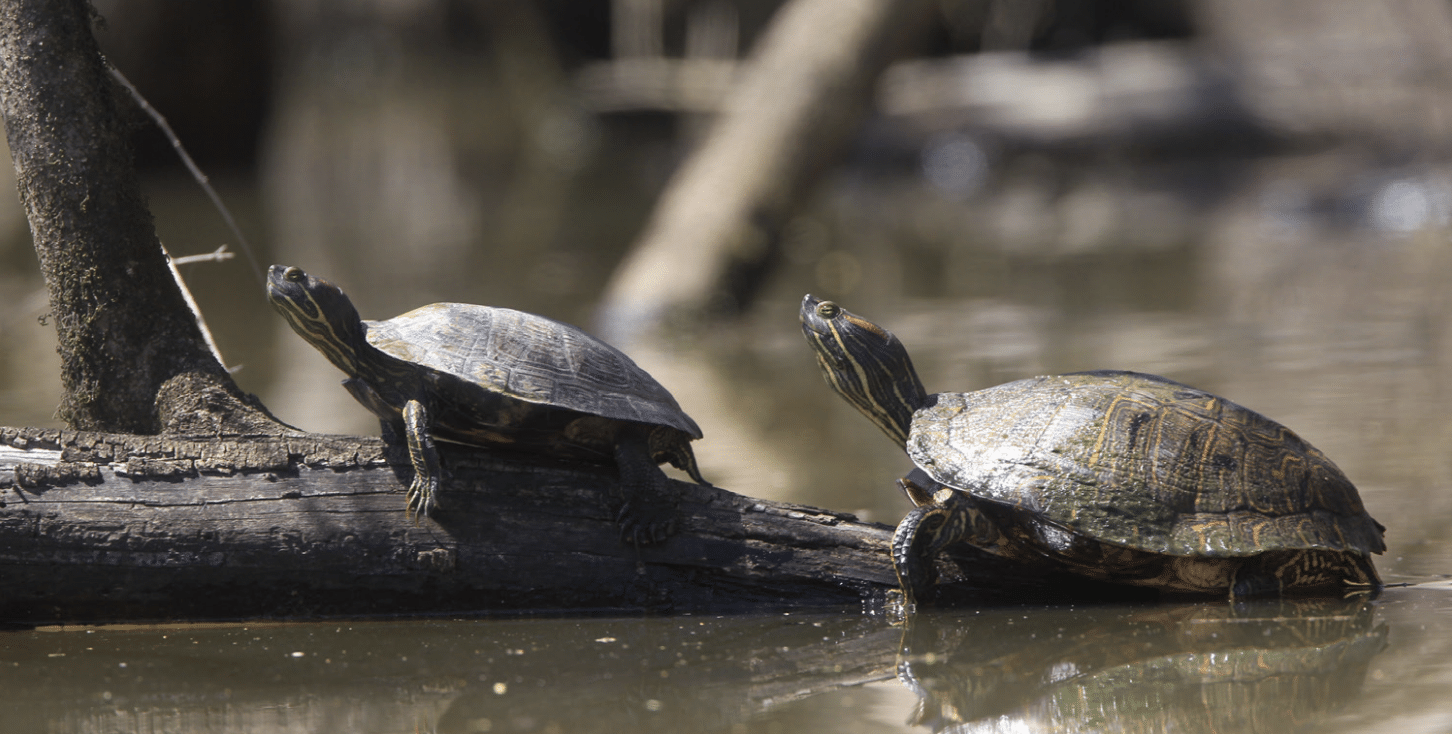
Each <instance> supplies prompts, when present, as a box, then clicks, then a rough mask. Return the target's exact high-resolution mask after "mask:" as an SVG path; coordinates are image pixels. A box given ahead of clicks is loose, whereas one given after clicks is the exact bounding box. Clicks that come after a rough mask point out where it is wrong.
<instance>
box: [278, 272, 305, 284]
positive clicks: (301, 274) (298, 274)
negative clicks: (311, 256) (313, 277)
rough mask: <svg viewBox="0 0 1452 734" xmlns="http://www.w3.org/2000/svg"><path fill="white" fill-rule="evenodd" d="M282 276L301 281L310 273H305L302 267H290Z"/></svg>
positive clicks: (293, 280) (297, 281)
mask: <svg viewBox="0 0 1452 734" xmlns="http://www.w3.org/2000/svg"><path fill="white" fill-rule="evenodd" d="M282 277H283V279H285V280H288V281H291V282H293V283H301V282H303V281H304V280H306V279H307V277H308V274H307V273H304V272H303V271H302V268H288V269H287V270H284V271H283V273H282Z"/></svg>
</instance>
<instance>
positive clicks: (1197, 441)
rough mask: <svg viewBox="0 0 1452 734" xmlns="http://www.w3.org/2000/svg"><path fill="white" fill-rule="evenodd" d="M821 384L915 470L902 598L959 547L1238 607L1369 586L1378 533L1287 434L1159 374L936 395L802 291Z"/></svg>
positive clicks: (1315, 455) (1331, 473) (862, 328)
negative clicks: (1223, 598)
mask: <svg viewBox="0 0 1452 734" xmlns="http://www.w3.org/2000/svg"><path fill="white" fill-rule="evenodd" d="M801 322H802V330H803V332H804V334H805V335H806V338H807V342H808V343H809V344H810V345H811V346H812V349H813V351H815V352H816V355H817V361H818V364H819V365H820V366H821V368H822V372H823V375H824V376H825V377H826V379H827V383H828V384H829V385H831V386H832V387H833V388H834V389H835V390H836V391H837V392H838V394H840V395H841V396H842V397H843V398H845V399H846V400H847V402H849V403H851V404H852V405H853V406H854V407H856V408H857V409H858V410H860V411H861V412H862V413H863V414H865V415H866V416H867V417H868V418H870V419H871V420H872V421H873V422H874V423H876V424H877V426H878V427H879V428H881V429H882V430H883V432H885V433H886V434H887V435H888V436H889V437H891V438H892V440H893V441H894V442H896V443H897V444H898V445H900V446H903V447H904V448H905V449H906V450H907V453H908V455H909V457H911V458H912V460H913V463H915V464H917V466H918V471H915V472H913V473H912V474H910V475H909V476H908V477H907V478H905V479H904V480H902V481H901V482H900V485H901V486H902V488H903V490H904V491H905V492H906V493H907V495H908V497H909V498H910V499H911V500H912V501H913V502H914V503H915V504H916V505H917V508H916V509H914V510H913V511H912V512H911V513H909V514H908V516H907V517H906V518H904V519H903V521H902V523H901V524H899V525H898V528H897V532H896V533H895V534H894V536H893V543H892V553H893V563H894V566H895V567H896V569H897V574H898V579H899V582H900V583H901V585H902V588H903V594H904V596H905V597H906V601H907V602H908V603H909V604H911V603H913V602H915V601H919V600H923V601H926V600H929V598H930V597H931V590H932V588H933V583H934V581H935V578H936V568H935V557H936V556H937V554H938V551H940V550H942V549H943V548H944V547H946V546H948V545H950V544H952V543H958V542H967V543H969V544H972V545H973V546H976V547H978V548H981V549H983V550H986V551H988V552H990V553H994V554H997V555H1001V556H1004V557H1007V558H1011V559H1014V560H1018V561H1024V562H1027V563H1030V564H1035V565H1048V566H1050V567H1053V568H1057V569H1064V570H1068V571H1071V572H1073V573H1077V574H1081V575H1084V576H1087V577H1090V578H1094V579H1098V580H1102V581H1110V582H1116V583H1127V584H1135V585H1140V586H1149V587H1154V588H1158V589H1163V590H1167V591H1173V592H1184V593H1199V594H1206V593H1208V594H1217V595H1226V594H1228V595H1229V596H1231V597H1252V596H1273V595H1281V594H1336V593H1342V592H1344V591H1346V590H1347V589H1348V588H1351V589H1366V590H1372V589H1376V588H1378V587H1379V586H1380V583H1381V582H1380V579H1379V578H1378V577H1377V573H1376V569H1375V568H1374V567H1373V566H1372V563H1371V558H1370V554H1371V553H1380V552H1382V551H1383V550H1385V548H1386V545H1385V543H1384V542H1383V540H1382V532H1383V530H1384V528H1382V526H1381V525H1380V524H1379V523H1377V522H1376V521H1375V520H1373V519H1372V518H1371V517H1370V516H1369V515H1368V514H1367V513H1366V510H1365V508H1363V507H1362V504H1361V498H1360V497H1359V496H1358V495H1357V492H1356V488H1355V487H1354V486H1353V485H1352V484H1351V482H1350V481H1349V480H1348V479H1347V478H1346V475H1344V474H1342V473H1341V470H1340V469H1338V468H1336V465H1335V464H1333V463H1331V461H1330V460H1329V459H1327V458H1326V457H1325V456H1324V455H1323V454H1322V453H1321V452H1320V451H1317V450H1316V449H1315V448H1314V447H1312V446H1311V445H1310V444H1308V443H1306V442H1305V441H1303V440H1302V439H1301V438H1300V437H1299V436H1297V435H1296V434H1295V433H1293V432H1292V431H1291V430H1290V429H1288V428H1286V427H1285V426H1282V425H1280V424H1279V423H1276V422H1274V421H1272V420H1270V419H1268V418H1265V417H1264V416H1262V415H1260V414H1258V413H1255V412H1253V411H1250V410H1247V409H1246V408H1242V407H1241V406H1239V405H1236V404H1235V403H1232V402H1230V401H1228V400H1225V399H1223V398H1219V397H1216V396H1214V395H1211V394H1209V393H1206V392H1202V391H1200V390H1196V389H1194V388H1191V387H1187V386H1185V385H1181V384H1180V383H1177V382H1174V381H1171V380H1167V379H1165V378H1163V377H1156V376H1154V375H1144V374H1137V373H1134V372H1082V373H1077V374H1071V375H1061V376H1055V377H1036V378H1032V379H1028V380H1019V381H1017V382H1011V383H1008V384H1005V385H1000V386H998V387H993V388H989V389H987V390H980V391H978V392H972V393H938V394H936V395H929V394H928V393H927V392H926V391H925V390H924V389H923V386H922V382H921V381H919V379H918V376H917V373H916V371H915V370H914V369H913V365H912V361H911V360H910V359H909V358H908V354H907V350H906V348H904V347H903V345H902V343H901V342H899V341H898V340H897V338H896V337H894V336H893V335H892V334H891V333H890V332H888V331H887V330H885V329H883V328H882V327H880V326H878V325H876V324H874V323H872V322H870V321H867V320H866V319H863V318H862V317H860V316H857V315H855V314H852V313H850V312H848V311H847V310H845V309H843V308H842V307H840V306H838V305H837V304H835V303H832V302H831V301H822V300H819V299H816V298H813V297H812V296H807V297H806V298H805V299H804V300H803V302H802V308H801Z"/></svg>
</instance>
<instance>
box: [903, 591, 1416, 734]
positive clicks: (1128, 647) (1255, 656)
mask: <svg viewBox="0 0 1452 734" xmlns="http://www.w3.org/2000/svg"><path fill="white" fill-rule="evenodd" d="M1375 615H1376V611H1375V604H1374V603H1373V602H1371V601H1370V600H1368V599H1366V598H1365V597H1364V596H1361V597H1358V598H1353V599H1328V598H1318V599H1269V600H1252V601H1246V602H1239V603H1235V604H1186V605H1174V606H1164V607H1154V608H1149V609H1147V610H1143V611H1141V610H1126V609H1124V608H1114V607H1099V608H1093V607H1091V608H1087V609H1085V608H1079V609H1066V608H1061V609H1047V610H1044V611H1042V612H1038V613H1035V614H1032V615H1028V616H1027V617H1026V616H1025V615H1024V614H1023V612H1022V610H1019V611H1014V612H1011V613H1010V612H1006V611H1004V612H992V611H988V612H982V611H980V612H979V613H975V614H974V615H973V616H972V617H968V618H962V617H957V616H956V615H942V614H934V615H918V616H915V617H912V618H910V619H909V620H908V621H907V622H906V623H905V627H904V629H903V642H902V648H901V652H900V653H899V656H898V665H897V673H898V680H899V681H900V682H902V683H903V685H905V686H906V687H907V688H908V689H909V690H911V691H912V692H913V693H915V694H916V695H917V696H918V705H917V708H916V710H915V711H914V712H913V714H912V715H911V718H910V720H909V721H910V723H911V724H913V725H916V726H924V727H927V728H928V729H930V730H932V731H945V730H951V731H964V730H971V731H978V730H979V729H978V728H976V727H974V726H973V724H974V723H975V722H976V723H977V724H978V726H982V727H983V730H985V731H986V730H992V731H1045V732H1050V731H1082V730H1084V729H1086V728H1090V729H1093V730H1095V731H1123V732H1139V731H1143V732H1164V731H1174V732H1226V731H1264V732H1270V731H1301V730H1304V729H1305V728H1306V727H1307V726H1309V725H1311V724H1314V723H1315V722H1316V721H1318V720H1320V719H1323V718H1324V717H1326V716H1327V715H1329V714H1331V713H1333V712H1334V711H1336V710H1337V709H1339V708H1341V707H1342V706H1344V705H1345V704H1346V703H1347V702H1349V701H1351V700H1352V699H1353V698H1354V697H1355V696H1356V695H1358V693H1359V692H1360V689H1361V686H1362V683H1363V682H1364V681H1365V679H1366V674H1367V671H1368V669H1369V668H1370V665H1371V662H1372V660H1373V659H1374V658H1375V657H1376V656H1377V655H1378V654H1379V653H1381V652H1382V651H1383V650H1385V649H1386V646H1387V635H1388V628H1387V626H1386V625H1385V624H1377V623H1376V617H1375ZM964 725H968V726H964Z"/></svg>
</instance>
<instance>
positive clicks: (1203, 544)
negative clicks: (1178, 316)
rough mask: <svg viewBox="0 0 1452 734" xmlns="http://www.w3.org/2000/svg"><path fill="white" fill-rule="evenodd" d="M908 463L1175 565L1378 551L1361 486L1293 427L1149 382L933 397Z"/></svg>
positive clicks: (1098, 381) (1071, 379)
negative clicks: (1272, 554)
mask: <svg viewBox="0 0 1452 734" xmlns="http://www.w3.org/2000/svg"><path fill="white" fill-rule="evenodd" d="M908 454H909V455H910V456H911V457H912V459H913V461H914V462H915V463H917V465H918V466H919V467H921V468H922V469H923V470H924V471H926V472H927V473H928V474H929V475H931V476H932V477H933V479H934V480H935V481H937V482H940V483H942V484H944V485H947V486H950V487H954V488H957V489H960V490H963V491H967V492H969V493H971V494H973V495H975V496H978V497H982V498H986V499H990V500H993V501H996V502H1000V503H1003V504H1006V505H1010V506H1014V507H1017V508H1020V509H1022V510H1025V511H1027V512H1029V513H1032V514H1034V515H1035V516H1038V517H1043V518H1045V519H1047V520H1050V521H1052V522H1054V523H1058V524H1060V525H1062V526H1064V527H1066V528H1068V529H1069V530H1072V531H1074V532H1076V533H1079V534H1081V535H1084V536H1086V537H1090V538H1093V539H1095V540H1099V541H1102V542H1106V543H1112V544H1117V545H1123V546H1126V547H1129V548H1134V549H1138V550H1145V551H1151V552H1155V553H1164V554H1169V555H1176V556H1209V557H1233V556H1246V555H1253V554H1256V553H1260V552H1262V551H1267V550H1292V549H1310V548H1315V549H1327V550H1336V551H1343V550H1349V551H1358V552H1367V551H1371V552H1379V551H1381V550H1383V549H1384V548H1385V544H1384V542H1383V540H1382V531H1381V528H1380V526H1379V525H1377V523H1376V521H1375V520H1372V519H1371V517H1370V516H1369V515H1367V513H1366V510H1365V509H1364V508H1363V507H1362V504H1361V499H1360V497H1359V496H1358V495H1357V493H1356V488H1355V487H1354V486H1353V485H1352V484H1351V482H1350V480H1348V479H1347V478H1346V476H1345V475H1344V474H1342V473H1341V470H1340V469H1338V468H1337V467H1336V465H1335V464H1333V463H1331V461H1330V460H1329V459H1327V458H1326V457H1325V456H1324V455H1323V454H1322V453H1321V452H1320V451H1318V450H1316V449H1315V448H1314V447H1312V446H1311V445H1310V444H1308V443H1306V442H1305V441H1303V440H1302V439H1301V438H1300V437H1299V436H1297V435H1296V434H1295V433H1293V432H1292V431H1291V430H1290V429H1289V428H1286V427H1285V426H1282V425H1280V424H1279V423H1276V422H1275V421H1272V420H1270V419H1269V418H1266V417H1264V416H1262V415H1260V414H1259V413H1255V412H1253V411H1251V410H1248V409H1246V408H1243V407H1241V406H1239V405H1236V404H1235V403H1232V402H1229V401H1227V400H1224V399H1222V398H1219V397H1216V396H1214V395H1211V394H1209V393H1206V392H1202V391H1200V390H1196V389H1194V388H1190V387H1187V386H1185V385H1181V384H1179V383H1177V382H1173V381H1171V380H1166V379H1165V378H1162V377H1155V376H1153V375H1142V374H1137V373H1133V372H1086V373H1077V374H1072V375H1060V376H1055V377H1038V378H1033V379H1028V380H1019V381H1017V382H1011V383H1008V384H1005V385H999V386H997V387H994V388H989V389H987V390H981V391H978V392H973V393H940V394H938V395H935V396H931V397H930V398H929V404H928V405H927V406H925V407H924V408H922V409H920V410H919V411H918V412H917V413H916V414H915V415H914V416H913V425H912V434H911V436H910V437H909V439H908Z"/></svg>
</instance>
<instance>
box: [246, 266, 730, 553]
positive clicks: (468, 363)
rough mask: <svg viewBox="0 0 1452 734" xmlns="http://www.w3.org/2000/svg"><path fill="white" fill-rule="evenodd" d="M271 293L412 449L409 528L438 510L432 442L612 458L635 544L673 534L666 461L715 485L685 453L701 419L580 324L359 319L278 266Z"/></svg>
mask: <svg viewBox="0 0 1452 734" xmlns="http://www.w3.org/2000/svg"><path fill="white" fill-rule="evenodd" d="M267 295H268V300H269V301H271V303H272V305H273V307H275V308H276V309H277V310H278V312H280V313H281V314H282V316H283V317H284V318H285V319H286V320H287V322H288V324H289V325H291V326H292V328H293V330H294V331H296V332H297V333H298V335H299V336H301V337H302V338H303V339H304V340H305V341H307V342H308V343H309V344H311V345H313V346H314V347H316V348H317V350H318V351H320V352H322V353H323V356H325V357H327V358H328V361H330V362H332V363H333V365H334V366H335V367H337V368H338V369H340V370H342V371H343V372H344V373H346V374H347V375H348V378H347V379H346V380H343V387H344V388H346V389H347V390H348V392H349V393H350V394H351V395H352V396H353V397H354V398H355V399H356V400H357V401H358V402H359V403H362V404H363V406H364V407H366V408H367V409H368V410H369V411H371V412H372V413H373V414H374V415H376V416H378V418H379V421H380V422H381V424H382V426H383V437H384V439H385V440H386V441H389V442H391V443H395V444H397V443H404V444H406V445H407V448H408V455H409V459H410V461H411V463H412V464H413V469H414V477H413V480H412V482H411V483H410V484H409V487H408V494H407V502H406V512H407V514H408V517H409V518H410V519H411V520H413V521H414V522H418V518H419V516H420V515H431V514H433V513H434V512H435V510H436V509H438V508H440V506H441V505H440V502H439V499H438V489H439V483H440V476H441V473H442V471H441V467H440V464H439V457H438V451H437V449H436V447H435V443H434V438H438V439H441V440H444V441H448V442H454V443H462V444H468V445H473V446H480V447H486V448H488V447H492V448H501V449H507V450H510V451H521V452H531V453H546V454H550V455H554V456H559V457H564V458H569V459H576V460H583V461H586V462H594V463H611V462H613V463H614V464H615V465H616V466H617V467H618V470H619V474H620V488H621V493H622V495H623V498H622V500H623V501H622V502H621V506H620V509H619V514H618V516H617V521H618V524H619V527H620V531H621V534H622V537H623V538H624V539H626V540H628V541H632V542H635V543H638V544H648V543H656V542H660V541H663V540H664V539H665V538H666V537H668V536H669V535H670V533H671V532H672V531H673V525H674V520H675V509H674V503H673V502H672V501H671V497H672V493H671V492H670V491H669V487H668V483H667V479H666V476H665V473H664V472H662V471H661V469H660V467H659V466H658V464H659V463H660V462H667V461H668V462H670V463H671V464H672V465H674V466H676V467H677V468H679V469H682V470H683V471H685V472H686V473H687V474H689V475H690V477H691V479H693V480H694V481H696V482H697V483H698V484H702V485H706V486H709V483H708V482H706V480H705V479H703V478H702V477H701V472H700V469H699V468H698V467H697V465H696V458H695V454H694V452H692V450H691V441H693V440H695V439H699V438H701V429H700V428H699V427H698V426H697V425H696V422H695V421H693V420H691V418H690V416H688V415H686V413H685V412H684V411H682V410H681V407H680V405H678V404H677V403H676V400H675V398H674V397H672V396H671V394H670V392H668V391H667V390H666V389H665V388H664V387H662V386H661V385H660V383H658V382H656V381H655V379H654V378H652V377H651V376H650V375H649V374H647V373H646V372H645V370H643V369H641V368H640V367H639V366H637V365H636V364H635V362H633V361H632V360H631V359H630V357H627V356H626V355H625V354H624V353H622V352H621V351H620V350H618V349H616V348H615V347H612V346H610V345H609V344H606V343H605V342H603V341H601V340H599V339H596V338H595V337H593V336H590V335H589V334H587V333H585V332H584V331H582V330H580V329H578V328H576V327H574V326H570V325H569V324H565V323H561V322H559V321H554V320H552V319H548V318H545V317H543V316H537V315H534V314H530V313H525V312H522V311H515V310H512V309H507V308H494V307H489V306H476V305H471V304H466V303H434V304H430V305H427V306H423V307H420V308H417V309H414V310H412V311H409V312H408V313H405V314H402V315H400V316H396V317H394V318H391V319H388V320H386V321H364V320H362V319H361V318H360V317H359V315H358V311H357V309H356V308H354V306H353V303H352V301H350V300H349V299H348V296H347V295H346V294H344V293H343V291H342V289H340V288H339V287H338V286H336V285H333V284H332V283H330V282H328V281H326V280H323V279H322V278H318V277H315V276H312V275H309V274H308V273H306V272H304V271H303V270H301V269H299V268H295V267H288V266H284V265H273V266H272V267H271V268H270V269H269V270H268V274H267Z"/></svg>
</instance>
